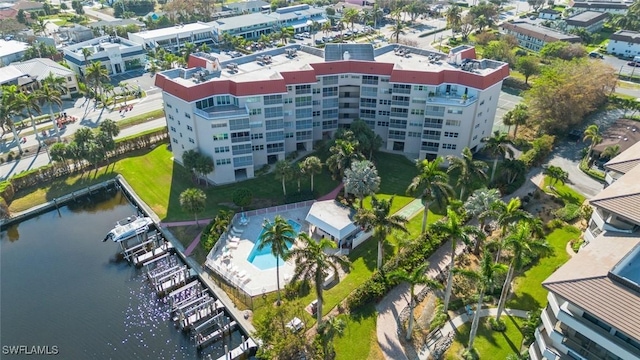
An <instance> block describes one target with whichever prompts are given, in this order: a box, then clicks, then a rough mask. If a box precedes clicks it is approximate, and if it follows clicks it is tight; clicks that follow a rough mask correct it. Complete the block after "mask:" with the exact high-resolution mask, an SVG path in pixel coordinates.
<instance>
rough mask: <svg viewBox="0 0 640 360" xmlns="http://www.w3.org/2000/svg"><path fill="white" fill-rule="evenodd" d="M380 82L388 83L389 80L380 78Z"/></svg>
mask: <svg viewBox="0 0 640 360" xmlns="http://www.w3.org/2000/svg"><path fill="white" fill-rule="evenodd" d="M380 82H383V83H388V82H389V78H388V77H382V78H380Z"/></svg>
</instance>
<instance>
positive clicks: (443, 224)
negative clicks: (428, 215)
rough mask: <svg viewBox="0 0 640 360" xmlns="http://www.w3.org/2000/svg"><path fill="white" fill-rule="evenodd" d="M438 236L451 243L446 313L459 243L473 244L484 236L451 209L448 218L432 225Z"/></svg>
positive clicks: (445, 296)
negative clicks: (445, 238) (475, 239)
mask: <svg viewBox="0 0 640 360" xmlns="http://www.w3.org/2000/svg"><path fill="white" fill-rule="evenodd" d="M431 228H432V229H433V231H434V232H435V233H436V234H440V235H443V236H444V237H447V238H449V240H450V241H451V259H450V262H449V275H448V277H447V288H446V290H445V293H444V311H445V312H446V311H447V310H448V309H449V300H450V299H451V289H452V287H453V267H454V266H455V263H456V262H455V260H456V248H457V246H458V241H462V242H463V243H465V244H466V245H469V244H471V240H472V236H474V235H475V236H482V235H481V233H480V232H479V231H478V228H476V227H473V226H470V225H463V222H462V220H461V219H460V216H459V215H458V213H456V212H455V211H454V210H453V209H451V207H449V208H448V209H447V217H446V218H445V219H441V220H439V221H437V222H435V223H433V224H432V225H431Z"/></svg>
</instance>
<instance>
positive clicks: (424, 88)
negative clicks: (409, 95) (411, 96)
mask: <svg viewBox="0 0 640 360" xmlns="http://www.w3.org/2000/svg"><path fill="white" fill-rule="evenodd" d="M427 89H428V88H427V86H425V85H413V90H415V91H427Z"/></svg>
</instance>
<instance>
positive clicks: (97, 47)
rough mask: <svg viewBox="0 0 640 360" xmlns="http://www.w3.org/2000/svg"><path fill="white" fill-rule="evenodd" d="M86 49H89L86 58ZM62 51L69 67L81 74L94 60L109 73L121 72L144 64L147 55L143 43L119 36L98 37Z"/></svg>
mask: <svg viewBox="0 0 640 360" xmlns="http://www.w3.org/2000/svg"><path fill="white" fill-rule="evenodd" d="M84 49H87V50H88V52H87V57H86V58H85V51H84ZM62 52H63V53H64V59H65V60H66V62H67V64H69V67H70V68H71V69H72V70H73V71H74V72H76V73H78V74H81V75H82V74H84V71H85V69H86V67H87V66H88V65H89V64H91V63H92V62H94V61H98V62H100V63H101V64H102V66H104V67H105V68H106V69H107V71H109V74H120V73H123V72H125V71H128V70H131V69H135V68H139V67H141V66H144V62H145V59H146V57H147V53H146V51H144V49H143V48H142V45H139V44H136V43H134V42H132V41H129V40H127V39H124V38H121V37H118V36H101V37H97V38H95V39H91V40H88V41H84V42H81V43H79V44H75V45H71V46H67V47H65V48H63V49H62Z"/></svg>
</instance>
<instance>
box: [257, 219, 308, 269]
mask: <svg viewBox="0 0 640 360" xmlns="http://www.w3.org/2000/svg"><path fill="white" fill-rule="evenodd" d="M287 222H288V223H289V224H290V225H291V227H292V228H293V233H294V234H298V233H299V232H300V229H301V228H302V225H300V224H298V223H297V222H295V221H293V220H287ZM263 233H264V229H262V231H260V235H258V238H257V239H256V242H255V245H253V249H251V252H250V253H249V257H247V261H248V262H250V263H252V264H253V265H255V266H256V267H257V268H258V269H260V270H268V269H272V268H274V267H276V257H275V256H273V254H271V246H265V247H264V248H262V249H260V250H258V248H259V247H260V244H261V243H262V241H261V240H260V238H262V234H263ZM291 245H293V244H291V243H289V242H287V248H288V249H291ZM283 262H284V261H283V260H282V258H281V259H280V264H282V263H283Z"/></svg>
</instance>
